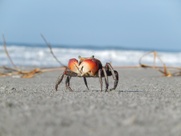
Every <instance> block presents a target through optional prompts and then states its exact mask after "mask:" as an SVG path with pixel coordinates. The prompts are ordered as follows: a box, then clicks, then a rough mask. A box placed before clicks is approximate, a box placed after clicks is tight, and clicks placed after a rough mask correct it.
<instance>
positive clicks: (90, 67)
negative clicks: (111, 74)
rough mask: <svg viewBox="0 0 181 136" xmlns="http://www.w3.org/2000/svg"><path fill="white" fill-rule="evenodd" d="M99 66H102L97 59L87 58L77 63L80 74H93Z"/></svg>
mask: <svg viewBox="0 0 181 136" xmlns="http://www.w3.org/2000/svg"><path fill="white" fill-rule="evenodd" d="M100 67H101V68H102V64H101V62H100V61H99V60H97V59H94V58H88V59H85V60H83V61H82V62H81V64H80V65H79V71H81V73H82V74H81V76H83V75H89V76H94V75H96V74H97V72H98V70H99V68H100Z"/></svg>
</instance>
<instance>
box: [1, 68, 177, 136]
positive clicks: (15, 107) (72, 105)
mask: <svg viewBox="0 0 181 136" xmlns="http://www.w3.org/2000/svg"><path fill="white" fill-rule="evenodd" d="M117 70H118V72H119V84H118V87H117V88H116V90H114V91H111V92H104V91H103V92H100V85H99V80H98V78H89V79H88V85H89V88H90V90H87V89H86V86H85V85H84V83H83V79H82V78H72V79H71V87H72V89H73V90H74V92H70V91H69V90H66V88H65V84H64V81H65V80H64V81H63V82H62V83H61V84H60V85H59V88H58V91H55V89H54V86H55V82H56V80H57V77H58V75H60V74H61V73H62V72H63V71H56V72H48V73H43V74H39V75H36V76H35V77H34V78H31V79H22V78H12V77H4V78H0V136H35V135H37V136H46V135H47V136H97V135H100V136H120V135H134V136H151V135H152V136H161V135H163V136H170V135H172V136H173V135H174V136H176V135H178V136H180V135H181V89H180V88H181V77H170V78H167V77H163V76H162V75H161V73H159V72H157V71H155V70H153V69H141V68H137V69H119V68H117ZM109 82H110V86H111V85H113V82H112V77H109Z"/></svg>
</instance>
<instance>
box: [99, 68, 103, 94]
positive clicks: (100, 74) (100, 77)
mask: <svg viewBox="0 0 181 136" xmlns="http://www.w3.org/2000/svg"><path fill="white" fill-rule="evenodd" d="M98 77H99V82H100V85H101V91H102V69H100V70H99V71H98Z"/></svg>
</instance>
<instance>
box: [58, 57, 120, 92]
mask: <svg viewBox="0 0 181 136" xmlns="http://www.w3.org/2000/svg"><path fill="white" fill-rule="evenodd" d="M78 58H79V61H78V60H77V59H75V58H72V59H70V60H69V62H68V66H67V67H65V71H64V72H63V74H62V75H60V76H59V77H58V80H57V82H56V85H55V90H56V91H57V90H58V85H59V84H60V83H61V82H62V80H63V78H64V76H66V81H65V85H66V88H68V89H69V90H70V91H73V90H72V88H71V87H70V79H71V77H82V78H83V80H84V83H85V85H86V87H87V89H88V90H89V87H88V84H87V80H86V78H88V77H93V78H94V77H95V78H96V77H97V78H99V82H100V87H101V91H102V87H103V81H102V78H105V86H106V89H105V91H108V87H109V83H108V76H112V77H113V80H114V86H113V88H111V89H110V91H111V90H115V89H116V87H117V85H118V81H119V74H118V72H117V71H116V70H114V69H113V67H112V66H111V64H110V63H106V65H105V66H104V67H103V66H102V63H101V61H100V60H98V59H96V58H95V57H94V56H91V57H81V56H79V57H78Z"/></svg>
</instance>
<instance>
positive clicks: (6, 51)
mask: <svg viewBox="0 0 181 136" xmlns="http://www.w3.org/2000/svg"><path fill="white" fill-rule="evenodd" d="M2 38H3V46H4V51H5V53H6V55H7V57H8V59H9V61H10V62H11V64H12V65H13V67H15V68H17V66H16V65H15V64H14V62H13V60H12V59H11V57H10V55H9V53H8V50H7V48H6V40H5V37H4V34H3V35H2Z"/></svg>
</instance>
